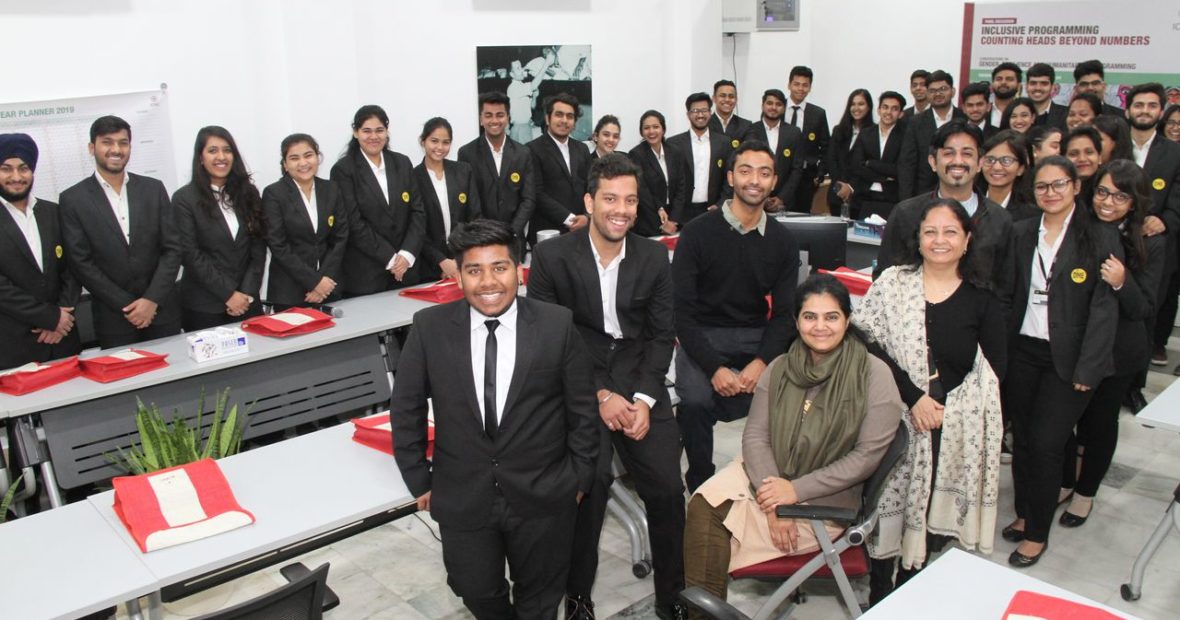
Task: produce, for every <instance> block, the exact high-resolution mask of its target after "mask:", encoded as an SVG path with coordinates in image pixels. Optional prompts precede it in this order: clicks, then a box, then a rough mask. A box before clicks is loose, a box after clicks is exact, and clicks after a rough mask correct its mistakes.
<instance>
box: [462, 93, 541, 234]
mask: <svg viewBox="0 0 1180 620" xmlns="http://www.w3.org/2000/svg"><path fill="white" fill-rule="evenodd" d="M510 106H511V104H510V102H509V99H508V95H505V94H504V93H501V92H489V93H482V94H480V96H479V127H480V129H482V130H483V133H482V135H480V136H479V137H477V138H476V139H474V140H472V141H471V142H468V143H467V144H464V145H463V146H462V147H460V148H459V161H461V162H466V163H467V165H469V166H471V169H472V170H473V171H474V172H475V184H476V187H478V188H479V196H480V199H481V201H482V206H483V216H484V217H485V218H487V219H491V220H496V221H498V222H504V223H505V224H508V225H509V227H511V228H512V232H513V233H515V234H516V236H517V238H518V239H519V240H520V241H521V243H522V244H523V241H524V237H525V228H526V227H527V226H528V224H529V219H531V218H532V217H533V211H534V209H536V206H537V188H536V175H535V174H534V173H533V158H532V156H531V155H530V153H529V150H528V148H527V147H525V145H523V144H521V143H519V142H517V141H516V140H513V139H512V138H510V137H508V118H509V114H510V113H511V111H512V110H511V107H510ZM521 250H522V251H523V246H522V248H521Z"/></svg>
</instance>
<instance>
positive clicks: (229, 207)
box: [210, 185, 238, 239]
mask: <svg viewBox="0 0 1180 620" xmlns="http://www.w3.org/2000/svg"><path fill="white" fill-rule="evenodd" d="M210 187H211V188H212V189H213V197H214V198H216V199H217V206H218V207H221V217H223V218H225V225H226V226H228V227H229V236H230V238H231V239H237V238H238V214H237V213H234V203H233V201H232V200H230V198H229V196H228V195H227V194H226V193H225V192H223V191H221V190H222V188H220V187H218V186H216V185H210Z"/></svg>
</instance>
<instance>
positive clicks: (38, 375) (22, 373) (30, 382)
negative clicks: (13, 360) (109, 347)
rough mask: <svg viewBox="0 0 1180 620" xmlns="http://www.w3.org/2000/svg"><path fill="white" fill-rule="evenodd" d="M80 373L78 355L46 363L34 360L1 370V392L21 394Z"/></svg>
mask: <svg viewBox="0 0 1180 620" xmlns="http://www.w3.org/2000/svg"><path fill="white" fill-rule="evenodd" d="M79 374H81V371H80V370H79V368H78V356H77V355H75V356H73V357H67V358H65V359H61V360H57V361H56V362H48V363H44V364H40V363H37V362H32V363H29V364H25V365H24V366H18V367H16V368H10V369H8V370H5V371H3V372H0V392H3V393H5V394H11V395H13V396H20V395H21V394H28V393H29V392H36V391H37V390H41V389H44V388H47V387H49V386H51V385H57V384H58V383H61V382H62V381H69V380H70V379H73V378H74V377H77V376H78V375H79Z"/></svg>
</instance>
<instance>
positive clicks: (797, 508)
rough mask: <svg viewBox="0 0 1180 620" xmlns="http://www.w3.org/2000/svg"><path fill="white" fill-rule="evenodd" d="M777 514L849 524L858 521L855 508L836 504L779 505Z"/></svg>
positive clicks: (782, 516)
mask: <svg viewBox="0 0 1180 620" xmlns="http://www.w3.org/2000/svg"><path fill="white" fill-rule="evenodd" d="M775 514H776V515H778V518H780V519H819V520H820V521H835V522H836V523H846V524H848V525H851V524H853V523H856V511H855V510H853V509H851V508H837V507H835V506H809V505H807V504H795V505H793V506H778V507H777V508H775Z"/></svg>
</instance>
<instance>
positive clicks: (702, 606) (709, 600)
mask: <svg viewBox="0 0 1180 620" xmlns="http://www.w3.org/2000/svg"><path fill="white" fill-rule="evenodd" d="M679 597H680V600H681V601H683V602H684V603H686V604H688V605H690V606H692V607H693V608H695V609H698V610H700V611H701V613H703V614H705V615H706V616H708V617H709V618H712V619H713V620H750V617H749V616H747V615H746V614H743V613H742V612H740V611H738V610H737V609H736V608H735V607H734V606H733V605H730V604H729V603H726V602H725V601H723V600H721V599H719V598H717V597H716V596H713V595H712V594H710V593H709V592H706V591H705V590H704V589H702V588H701V587H700V586H692V587H690V588H685V589H683V590H681V591H680V594H679Z"/></svg>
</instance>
